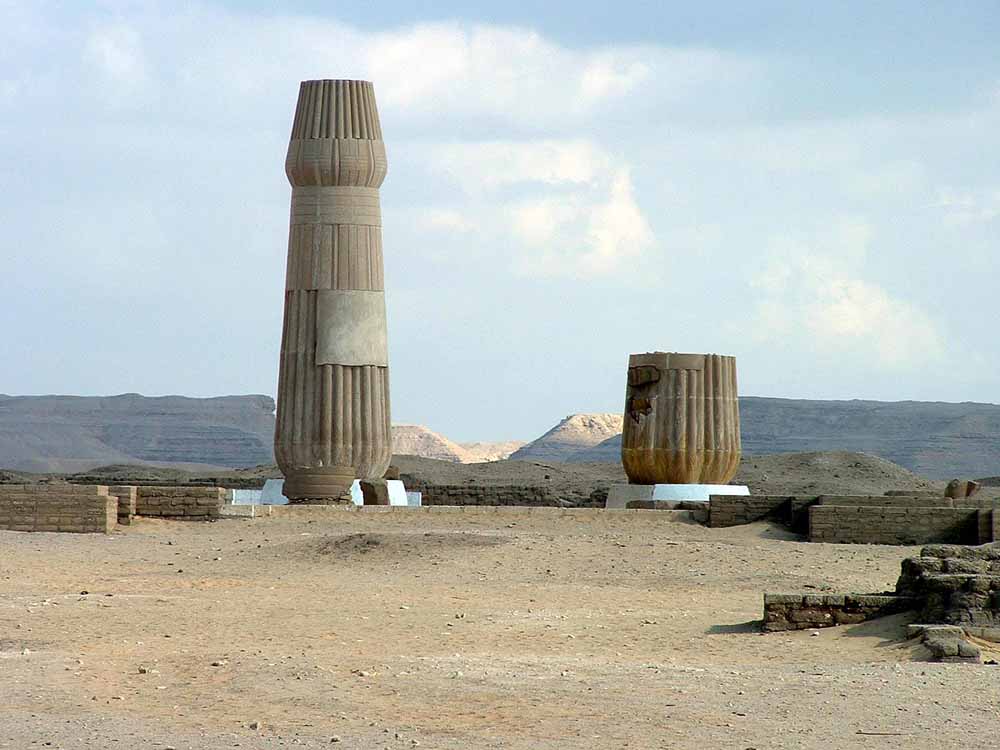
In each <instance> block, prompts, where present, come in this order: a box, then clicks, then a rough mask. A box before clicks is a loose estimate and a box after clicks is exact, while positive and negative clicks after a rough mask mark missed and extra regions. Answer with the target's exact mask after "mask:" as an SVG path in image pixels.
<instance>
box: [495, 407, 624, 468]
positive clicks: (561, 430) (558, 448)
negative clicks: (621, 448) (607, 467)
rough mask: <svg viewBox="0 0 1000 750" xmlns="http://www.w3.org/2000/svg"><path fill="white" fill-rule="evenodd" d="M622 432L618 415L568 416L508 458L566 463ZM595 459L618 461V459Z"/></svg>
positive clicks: (620, 419) (620, 418)
mask: <svg viewBox="0 0 1000 750" xmlns="http://www.w3.org/2000/svg"><path fill="white" fill-rule="evenodd" d="M621 431H622V415H621V414H571V415H570V416H568V417H566V418H565V419H563V420H562V421H561V422H559V424H557V425H556V426H555V427H553V428H552V429H551V430H549V431H548V432H546V433H545V434H544V435H542V436H541V437H540V438H538V439H537V440H533V441H531V442H530V443H528V444H527V445H524V446H522V447H521V448H519V449H518V450H516V451H514V453H512V454H511V456H510V457H511V459H513V460H515V461H569V460H573V459H572V458H571V457H572V456H574V455H575V454H577V453H579V452H581V451H583V450H585V449H587V448H591V447H593V446H595V445H597V444H598V443H600V442H601V441H603V440H605V439H607V438H609V437H612V436H614V435H617V434H619V433H620V432H621ZM595 460H611V461H618V458H617V457H616V458H611V459H595Z"/></svg>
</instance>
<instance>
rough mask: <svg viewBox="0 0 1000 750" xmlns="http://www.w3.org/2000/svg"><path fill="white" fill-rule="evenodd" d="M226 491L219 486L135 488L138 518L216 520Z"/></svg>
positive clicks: (225, 498)
mask: <svg viewBox="0 0 1000 750" xmlns="http://www.w3.org/2000/svg"><path fill="white" fill-rule="evenodd" d="M228 494H229V490H226V489H223V488H222V487H141V486H140V487H137V488H136V498H135V513H136V515H138V516H153V517H157V518H176V519H180V520H192V521H207V520H210V519H213V518H219V517H220V516H221V514H222V505H223V503H225V501H226V500H227V499H228Z"/></svg>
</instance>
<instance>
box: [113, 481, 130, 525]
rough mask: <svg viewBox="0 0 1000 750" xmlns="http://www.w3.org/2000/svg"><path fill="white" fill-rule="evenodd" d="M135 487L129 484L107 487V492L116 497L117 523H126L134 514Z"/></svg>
mask: <svg viewBox="0 0 1000 750" xmlns="http://www.w3.org/2000/svg"><path fill="white" fill-rule="evenodd" d="M136 491H137V488H136V487H135V486H133V485H130V484H117V485H114V486H112V487H109V488H108V492H109V493H110V494H112V495H114V496H115V497H117V498H118V523H120V524H123V525H128V524H130V523H132V516H134V515H135V499H136Z"/></svg>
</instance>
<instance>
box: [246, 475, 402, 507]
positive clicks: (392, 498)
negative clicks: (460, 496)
mask: <svg viewBox="0 0 1000 750" xmlns="http://www.w3.org/2000/svg"><path fill="white" fill-rule="evenodd" d="M284 486H285V480H284V479H268V480H267V481H266V482H265V483H264V488H263V489H262V490H234V491H233V503H232V504H233V505H288V498H287V497H285V496H284V494H283V488H284ZM386 486H387V487H388V489H389V505H396V506H400V507H411V508H419V507H420V505H421V500H422V494H421V493H419V492H407V491H406V487H404V486H403V482H402V481H401V480H399V479H389V480H387V481H386ZM351 502H353V503H354V504H355V505H364V504H365V500H364V495H362V494H361V482H360V481H358V480H357V479H355V480H354V483H353V484H352V485H351Z"/></svg>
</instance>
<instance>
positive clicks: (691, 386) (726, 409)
mask: <svg viewBox="0 0 1000 750" xmlns="http://www.w3.org/2000/svg"><path fill="white" fill-rule="evenodd" d="M740 452H741V449H740V412H739V400H738V397H737V384H736V359H735V357H723V356H719V355H717V354H677V353H664V352H653V353H650V354H633V355H632V356H631V357H629V369H628V386H627V389H626V396H625V425H624V429H623V433H622V465H623V466H624V468H625V473H626V474H627V475H628V478H629V481H630V482H631V483H632V484H726V483H727V482H729V481H730V480H731V479H732V478H733V476H735V474H736V470H737V469H738V468H739V464H740Z"/></svg>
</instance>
